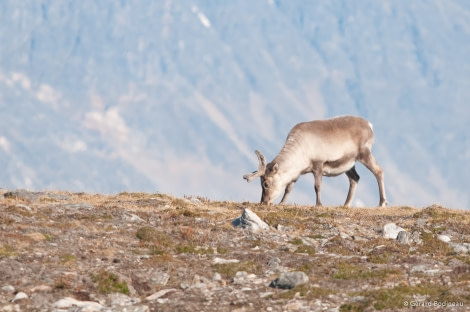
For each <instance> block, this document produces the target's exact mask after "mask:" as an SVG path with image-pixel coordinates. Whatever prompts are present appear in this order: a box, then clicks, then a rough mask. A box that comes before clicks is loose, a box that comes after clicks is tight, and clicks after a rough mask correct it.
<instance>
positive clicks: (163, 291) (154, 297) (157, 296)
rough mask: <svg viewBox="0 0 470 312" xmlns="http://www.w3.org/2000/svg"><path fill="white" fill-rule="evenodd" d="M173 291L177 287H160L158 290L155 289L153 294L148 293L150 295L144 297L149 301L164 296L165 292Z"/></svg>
mask: <svg viewBox="0 0 470 312" xmlns="http://www.w3.org/2000/svg"><path fill="white" fill-rule="evenodd" d="M174 291H177V289H175V288H168V289H162V290H160V291H157V292H156V293H154V294H153V295H150V296H148V297H146V298H145V299H147V300H149V301H152V300H156V299H158V298H161V297H163V296H165V295H166V294H169V293H171V292H174Z"/></svg>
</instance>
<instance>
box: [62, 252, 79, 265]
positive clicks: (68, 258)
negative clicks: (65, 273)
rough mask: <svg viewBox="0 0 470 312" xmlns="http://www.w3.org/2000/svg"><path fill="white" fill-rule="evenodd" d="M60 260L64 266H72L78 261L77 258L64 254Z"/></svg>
mask: <svg viewBox="0 0 470 312" xmlns="http://www.w3.org/2000/svg"><path fill="white" fill-rule="evenodd" d="M59 259H60V262H61V263H62V264H70V263H72V262H75V260H77V257H75V256H74V255H72V254H62V255H60V256H59Z"/></svg>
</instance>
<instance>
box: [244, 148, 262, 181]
mask: <svg viewBox="0 0 470 312" xmlns="http://www.w3.org/2000/svg"><path fill="white" fill-rule="evenodd" d="M255 153H256V156H258V161H259V165H258V170H257V171H253V172H252V173H248V174H245V175H244V176H243V179H245V180H246V181H247V182H251V181H253V180H254V179H255V178H257V177H261V176H263V175H264V173H265V171H266V158H264V156H263V154H261V153H260V151H258V150H255Z"/></svg>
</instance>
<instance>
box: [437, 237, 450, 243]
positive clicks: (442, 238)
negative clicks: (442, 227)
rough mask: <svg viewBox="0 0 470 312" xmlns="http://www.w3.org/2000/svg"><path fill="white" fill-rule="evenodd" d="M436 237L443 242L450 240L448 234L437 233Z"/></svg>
mask: <svg viewBox="0 0 470 312" xmlns="http://www.w3.org/2000/svg"><path fill="white" fill-rule="evenodd" d="M437 239H438V240H440V241H443V242H444V243H448V242H450V241H451V239H450V236H449V235H437Z"/></svg>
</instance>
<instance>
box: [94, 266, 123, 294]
mask: <svg viewBox="0 0 470 312" xmlns="http://www.w3.org/2000/svg"><path fill="white" fill-rule="evenodd" d="M91 279H92V280H93V282H95V283H97V284H98V285H97V289H98V291H99V292H100V293H102V294H110V293H114V292H116V293H122V294H125V295H129V287H128V286H127V283H126V282H125V281H121V280H120V279H119V278H118V277H117V276H116V274H114V273H109V272H107V271H105V270H102V271H100V272H99V273H98V274H96V275H95V274H93V273H92V274H91Z"/></svg>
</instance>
